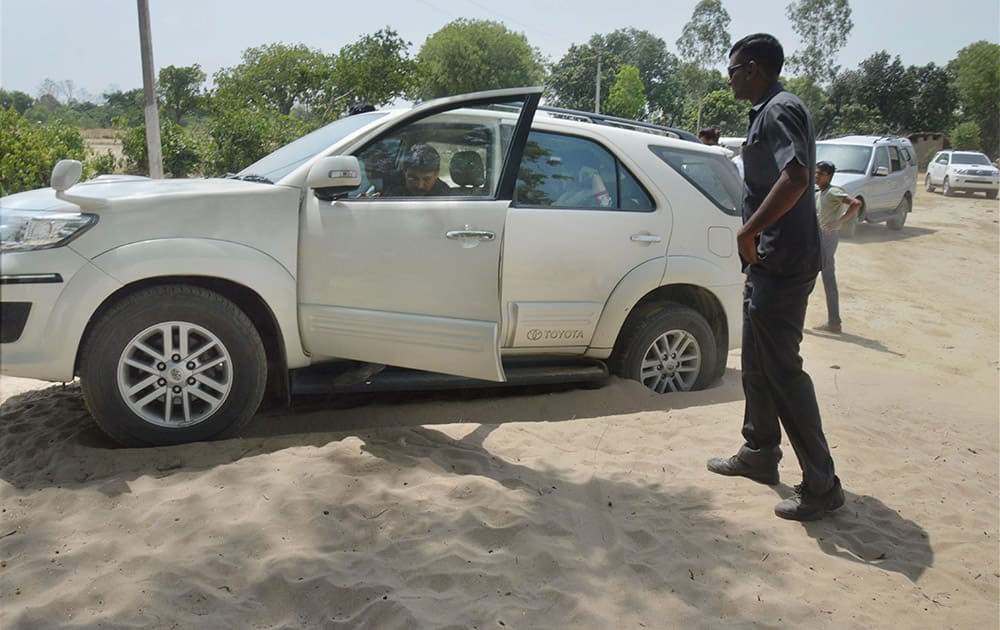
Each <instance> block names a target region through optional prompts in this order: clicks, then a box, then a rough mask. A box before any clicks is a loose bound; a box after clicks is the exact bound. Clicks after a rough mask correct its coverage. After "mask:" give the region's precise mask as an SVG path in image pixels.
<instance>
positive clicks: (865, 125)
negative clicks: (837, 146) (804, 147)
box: [816, 103, 888, 138]
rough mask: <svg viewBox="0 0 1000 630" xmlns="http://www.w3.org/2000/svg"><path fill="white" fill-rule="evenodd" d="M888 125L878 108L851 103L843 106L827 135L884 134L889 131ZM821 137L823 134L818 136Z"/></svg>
mask: <svg viewBox="0 0 1000 630" xmlns="http://www.w3.org/2000/svg"><path fill="white" fill-rule="evenodd" d="M887 127H888V125H887V124H886V123H885V122H884V121H883V119H882V116H881V115H880V114H879V112H878V111H877V110H874V109H872V108H870V107H867V106H866V105H860V104H858V103H850V104H848V105H845V106H844V107H842V108H841V110H840V111H839V112H838V114H837V116H836V117H835V118H834V119H833V121H832V124H831V126H830V128H829V133H828V134H824V135H825V136H826V137H835V136H847V135H855V134H858V135H882V134H885V133H888V128H887ZM816 137H817V138H820V137H822V136H818V135H817V136H816Z"/></svg>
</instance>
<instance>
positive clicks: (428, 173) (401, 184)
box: [382, 144, 451, 197]
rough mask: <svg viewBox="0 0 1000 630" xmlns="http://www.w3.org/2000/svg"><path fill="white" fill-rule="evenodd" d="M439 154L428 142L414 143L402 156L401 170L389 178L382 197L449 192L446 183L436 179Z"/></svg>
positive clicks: (439, 160)
mask: <svg viewBox="0 0 1000 630" xmlns="http://www.w3.org/2000/svg"><path fill="white" fill-rule="evenodd" d="M440 170H441V156H440V155H439V154H438V152H437V150H436V149H435V148H434V147H432V146H431V145H429V144H415V145H413V146H412V147H410V149H409V151H407V153H406V156H405V157H404V158H403V170H402V172H401V173H399V174H398V175H397V176H396V177H395V178H390V179H389V181H388V182H387V183H386V189H385V190H384V191H382V196H383V197H424V196H440V195H448V194H450V193H451V188H450V187H449V186H448V184H446V183H444V182H443V181H441V180H440V179H438V172H439V171H440Z"/></svg>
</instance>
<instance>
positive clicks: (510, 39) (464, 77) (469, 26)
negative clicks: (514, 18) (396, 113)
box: [413, 19, 545, 100]
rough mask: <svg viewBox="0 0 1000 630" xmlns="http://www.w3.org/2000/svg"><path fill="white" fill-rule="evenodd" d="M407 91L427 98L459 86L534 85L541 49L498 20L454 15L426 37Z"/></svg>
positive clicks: (477, 88)
mask: <svg viewBox="0 0 1000 630" xmlns="http://www.w3.org/2000/svg"><path fill="white" fill-rule="evenodd" d="M417 62H418V64H419V66H420V71H419V75H418V77H417V84H416V87H415V88H414V89H413V97H414V98H416V99H418V100H427V99H431V98H437V97H440V96H450V95H453V94H461V93H463V92H476V91H480V90H490V89H499V88H509V87H520V86H525V85H538V84H540V83H541V82H542V79H543V78H544V76H545V68H544V66H543V65H542V56H541V53H540V52H539V51H538V49H536V48H532V47H531V46H530V45H529V44H528V40H527V38H526V37H525V36H524V35H523V34H521V33H514V32H513V31H510V30H508V29H507V27H506V26H504V25H503V24H500V23H499V22H492V21H488V20H467V19H458V20H455V21H454V22H451V23H449V24H446V25H445V26H444V27H443V28H442V29H441V30H439V31H438V32H436V33H434V34H433V35H431V36H430V37H428V38H427V41H426V42H424V45H423V46H422V47H421V49H420V52H419V53H418V55H417Z"/></svg>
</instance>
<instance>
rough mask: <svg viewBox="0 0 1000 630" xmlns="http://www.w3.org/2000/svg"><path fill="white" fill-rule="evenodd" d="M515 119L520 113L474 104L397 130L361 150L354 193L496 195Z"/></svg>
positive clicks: (368, 195)
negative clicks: (360, 175) (471, 106)
mask: <svg viewBox="0 0 1000 630" xmlns="http://www.w3.org/2000/svg"><path fill="white" fill-rule="evenodd" d="M516 123H517V114H516V112H514V113H511V112H505V111H501V110H493V109H488V108H474V107H473V108H463V109H458V110H451V111H447V112H444V113H440V114H435V115H433V116H429V117H427V118H423V119H420V120H418V121H415V122H411V123H410V124H407V125H404V126H403V127H399V128H397V129H394V130H392V131H391V132H389V133H388V134H387V135H384V136H382V137H380V138H378V139H377V140H375V141H373V142H371V143H369V144H367V145H366V146H365V147H364V148H363V149H361V150H360V151H358V152H357V154H356V156H357V158H358V161H359V162H360V163H361V165H362V167H363V176H362V179H361V185H360V186H359V187H358V188H357V189H356V190H355V191H354V192H352V193H350V194H349V197H353V198H359V199H366V198H367V199H391V198H409V197H453V196H463V197H466V196H471V197H482V198H484V199H492V198H494V195H495V191H496V187H497V184H498V183H499V179H500V169H501V164H502V162H503V158H504V156H505V155H506V153H507V148H508V146H509V144H510V139H511V137H512V130H513V127H514V126H515V125H516ZM508 127H509V129H507V128H508Z"/></svg>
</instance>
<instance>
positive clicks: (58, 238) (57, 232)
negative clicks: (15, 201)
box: [0, 210, 97, 252]
mask: <svg viewBox="0 0 1000 630" xmlns="http://www.w3.org/2000/svg"><path fill="white" fill-rule="evenodd" d="M95 223H97V215H94V214H79V213H75V212H40V211H24V210H4V211H3V212H0V251H2V252H24V251H30V250H32V249H48V248H51V247H61V246H63V245H65V244H66V243H68V242H69V241H71V240H73V239H74V238H76V237H77V236H79V235H80V234H82V233H83V232H85V231H86V230H87V228H89V227H90V226H91V225H93V224H95Z"/></svg>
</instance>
